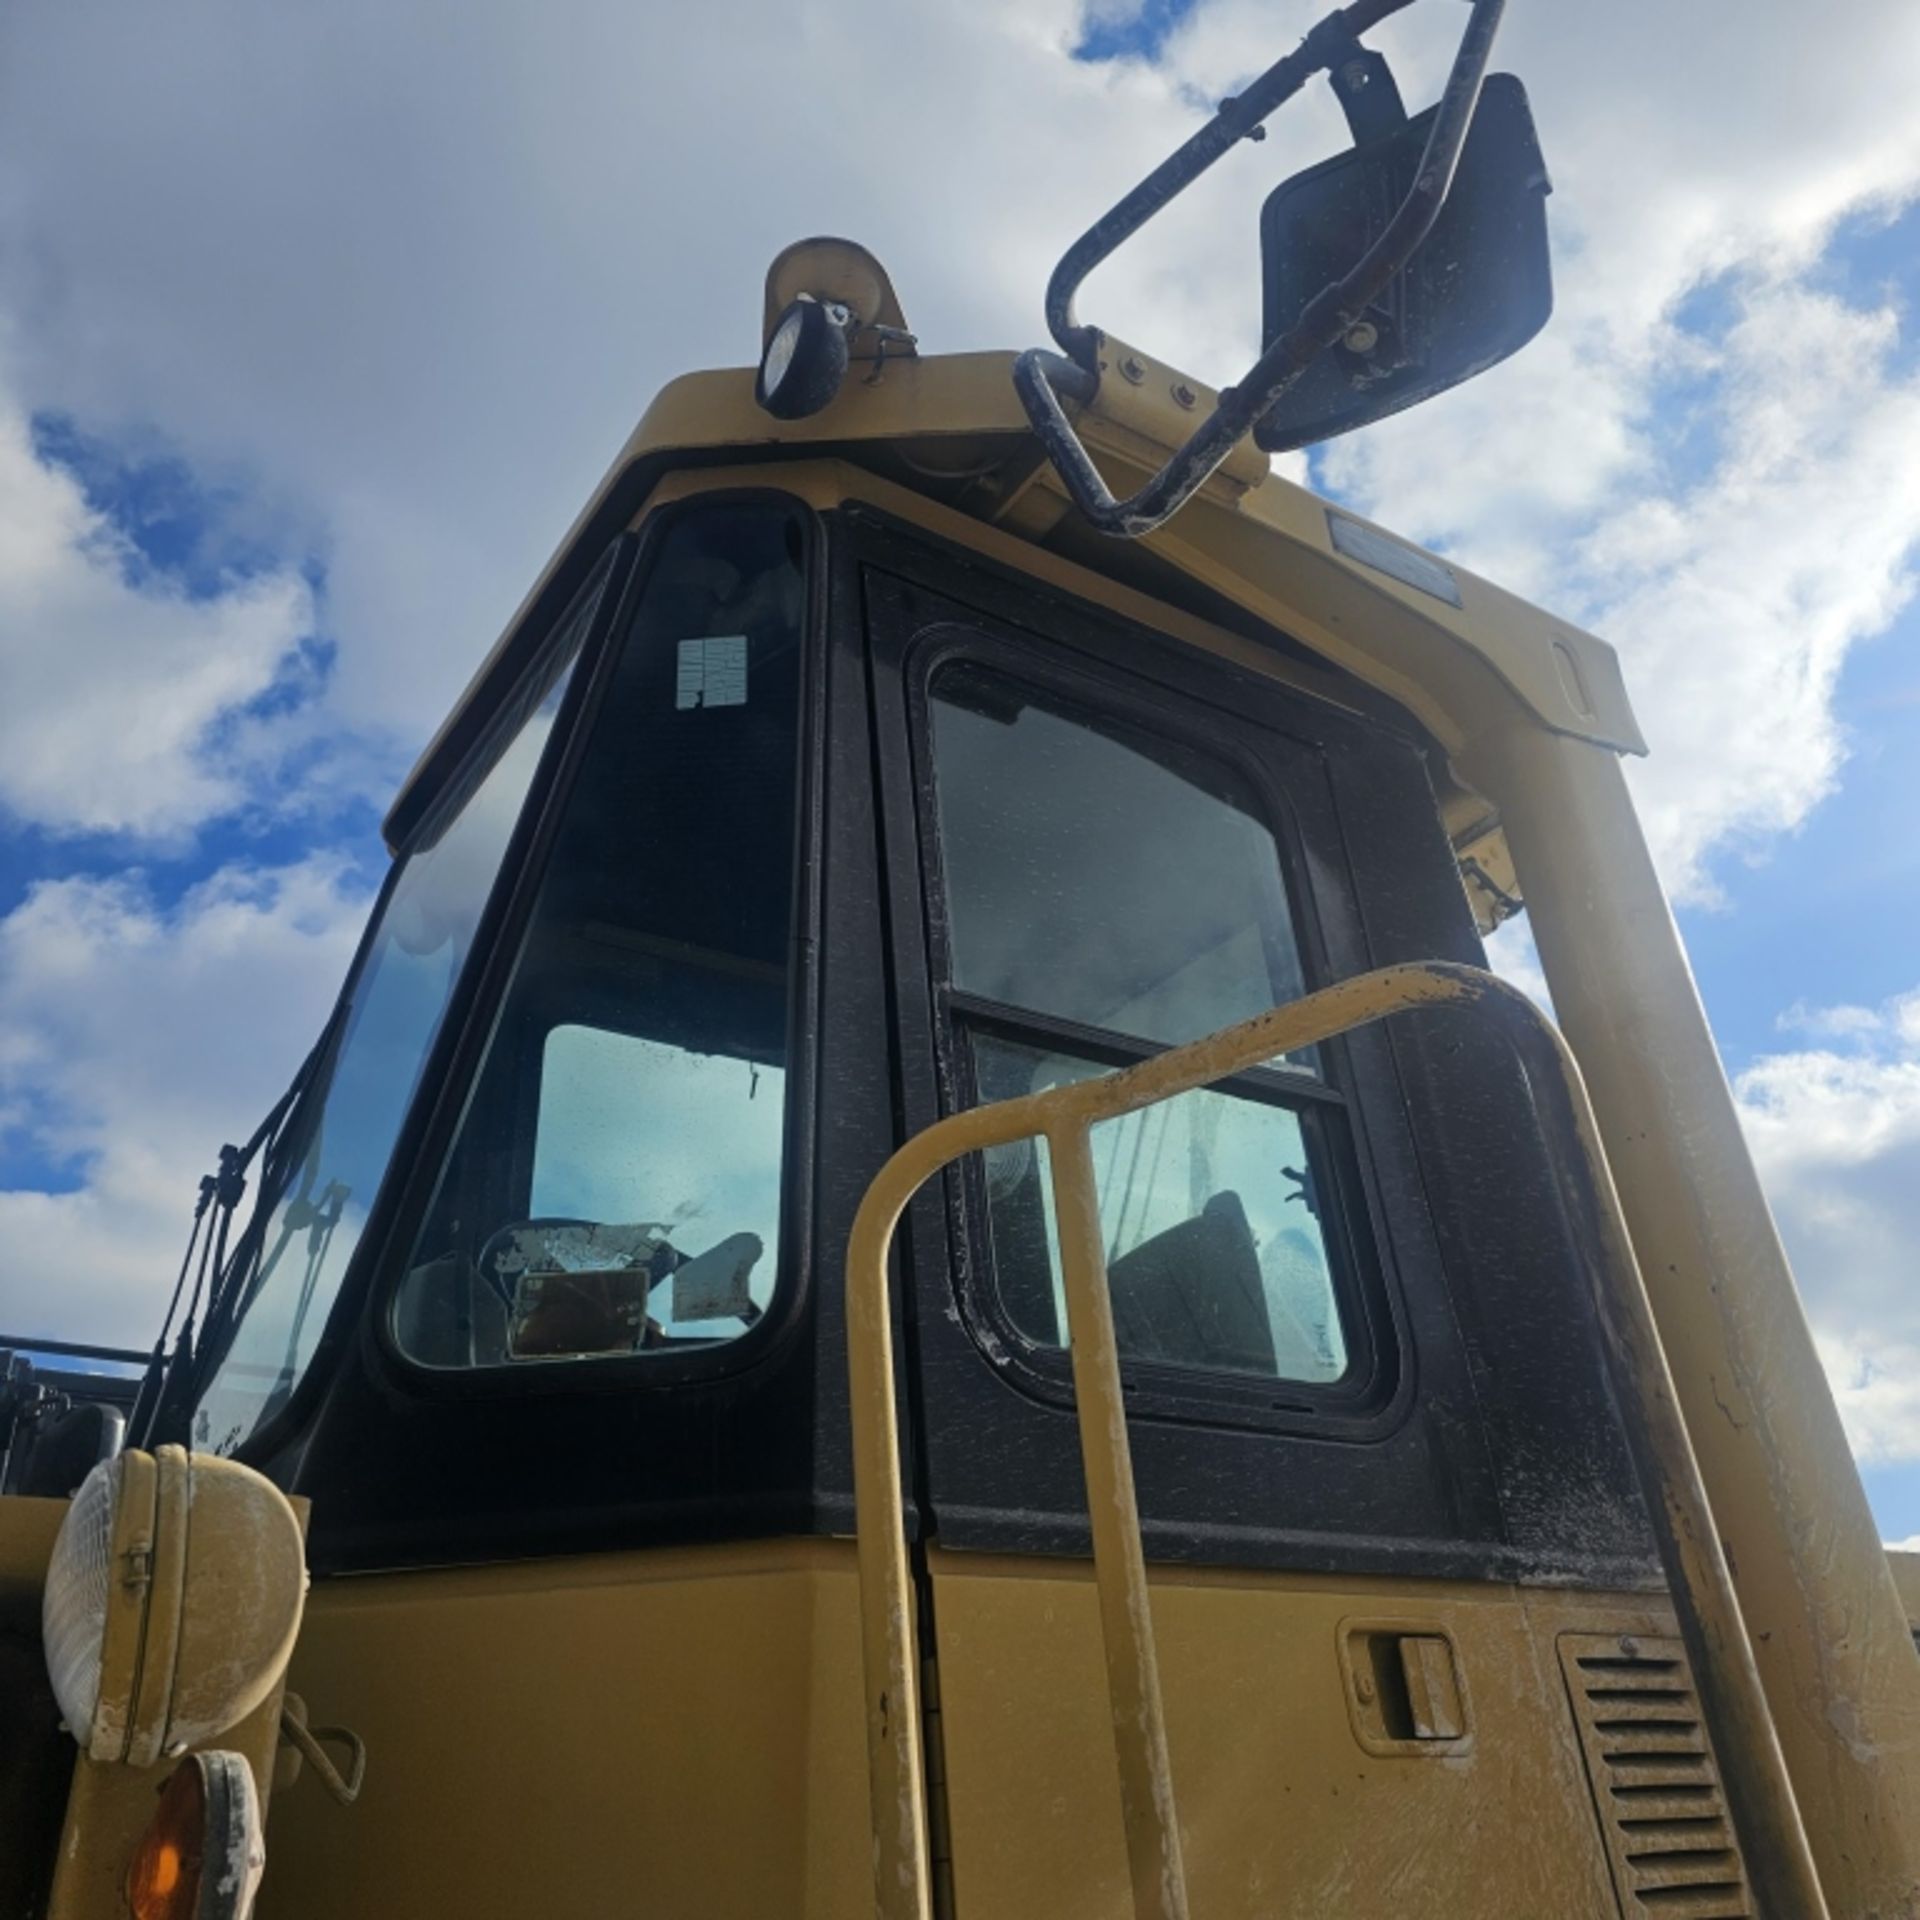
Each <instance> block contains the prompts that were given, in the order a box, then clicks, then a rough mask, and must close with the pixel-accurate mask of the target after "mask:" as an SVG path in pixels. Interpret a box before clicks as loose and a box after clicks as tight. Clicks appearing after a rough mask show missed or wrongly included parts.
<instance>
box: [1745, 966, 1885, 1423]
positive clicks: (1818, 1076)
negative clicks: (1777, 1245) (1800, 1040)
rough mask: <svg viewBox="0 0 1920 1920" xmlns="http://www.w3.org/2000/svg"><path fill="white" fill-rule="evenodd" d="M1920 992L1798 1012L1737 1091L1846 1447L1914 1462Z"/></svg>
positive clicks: (1802, 1009)
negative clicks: (1817, 1041)
mask: <svg viewBox="0 0 1920 1920" xmlns="http://www.w3.org/2000/svg"><path fill="white" fill-rule="evenodd" d="M1916 1007H1920V995H1903V996H1900V997H1898V998H1896V999H1894V1000H1891V1001H1889V1002H1888V1003H1887V1004H1886V1005H1885V1006H1884V1007H1881V1008H1864V1007H1836V1008H1831V1009H1826V1010H1824V1011H1823V1010H1813V1011H1809V1010H1808V1009H1806V1008H1798V1009H1795V1010H1794V1011H1793V1012H1792V1014H1791V1015H1790V1016H1789V1022H1790V1024H1791V1025H1792V1026H1794V1027H1796V1028H1798V1029H1800V1030H1801V1031H1804V1032H1807V1033H1809V1034H1811V1035H1815V1036H1819V1037H1824V1038H1825V1039H1827V1040H1828V1042H1829V1044H1828V1045H1825V1046H1820V1047H1816V1048H1812V1049H1809V1050H1807V1051H1800V1052H1788V1053H1778V1054H1772V1055H1768V1056H1767V1057H1765V1058H1763V1059H1761V1060H1759V1061H1757V1062H1756V1063H1755V1064H1754V1065H1753V1066H1751V1067H1750V1068H1748V1069H1747V1071H1746V1072H1744V1073H1742V1074H1741V1075H1740V1076H1739V1077H1738V1079H1737V1080H1736V1081H1735V1083H1734V1093H1735V1097H1736V1098H1737V1100H1738V1101H1739V1104H1740V1112H1741V1118H1742V1120H1743V1121H1744V1122H1745V1125H1746V1130H1747V1138H1748V1140H1749V1141H1750V1142H1751V1144H1752V1146H1753V1150H1754V1156H1755V1158H1756V1160H1757V1161H1758V1163H1759V1166H1760V1172H1761V1177H1762V1179H1763V1180H1764V1181H1765V1183H1766V1186H1767V1192H1768V1195H1769V1198H1770V1199H1771V1201H1772V1203H1773V1209H1774V1214H1775V1217H1776V1219H1777V1220H1778V1221H1779V1224H1780V1230H1781V1234H1782V1236H1783V1237H1784V1239H1785V1240H1786V1243H1787V1251H1788V1253H1789V1255H1790V1256H1791V1257H1792V1260H1793V1264H1794V1270H1795V1273H1796V1274H1797V1276H1798V1278H1799V1281H1800V1286H1801V1290H1802V1294H1803V1296H1804V1297H1805V1299H1806V1302H1807V1311H1808V1317H1809V1319H1810V1320H1811V1321H1812V1323H1813V1330H1814V1337H1815V1340H1816V1342H1817V1344H1818V1345H1819V1348H1820V1355H1821V1359H1822V1360H1823V1361H1824V1362H1825V1364H1826V1368H1827V1376H1828V1378H1829V1380H1831V1382H1832V1383H1833V1388H1834V1394H1835V1397H1836V1398H1837V1399H1838V1401H1839V1404H1840V1412H1841V1415H1842V1417H1843V1419H1844V1420H1845V1421H1846V1424H1847V1431H1848V1434H1849V1436H1850V1437H1851V1439H1852V1441H1853V1445H1854V1450H1855V1452H1856V1453H1857V1454H1858V1455H1859V1457H1860V1458H1861V1459H1863V1460H1868V1461H1911V1460H1920V1286H1916V1285H1915V1279H1916V1256H1915V1251H1914V1250H1915V1248H1916V1246H1920V1025H1917V1024H1916V1021H1915V1018H1914V1015H1915V1010H1916Z"/></svg>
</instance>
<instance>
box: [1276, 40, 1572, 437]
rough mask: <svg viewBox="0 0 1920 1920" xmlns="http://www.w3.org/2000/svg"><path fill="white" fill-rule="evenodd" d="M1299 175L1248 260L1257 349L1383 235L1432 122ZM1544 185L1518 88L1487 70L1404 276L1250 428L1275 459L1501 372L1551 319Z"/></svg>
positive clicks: (1414, 123)
mask: <svg viewBox="0 0 1920 1920" xmlns="http://www.w3.org/2000/svg"><path fill="white" fill-rule="evenodd" d="M1435 111H1437V109H1434V110H1432V111H1429V112H1427V113H1423V114H1419V115H1417V116H1416V117H1415V118H1413V119H1411V120H1408V121H1406V122H1404V123H1403V124H1402V125H1400V126H1398V127H1396V128H1395V129H1394V130H1393V131H1392V132H1391V133H1389V134H1387V135H1385V136H1383V137H1382V138H1379V139H1375V140H1370V141H1367V142H1366V143H1364V144H1362V145H1359V146H1355V147H1351V148H1349V149H1348V150H1347V152H1345V153H1342V154H1337V155H1336V156H1335V157H1334V158H1333V159H1331V160H1327V161H1323V162H1321V164H1320V165H1318V166H1316V167H1310V168H1308V169H1307V171H1306V172H1305V173H1300V174H1296V175H1295V176H1294V177H1293V178H1292V179H1291V180H1289V181H1287V182H1285V184H1284V185H1282V186H1280V187H1277V188H1276V189H1275V190H1274V191H1273V192H1272V193H1271V194H1269V195H1268V197H1267V202H1266V205H1265V206H1264V207H1263V208H1262V209H1261V213H1260V250H1261V269H1262V282H1263V289H1264V296H1265V308H1264V316H1263V323H1264V324H1263V333H1264V339H1265V342H1266V344H1267V345H1268V346H1271V345H1272V344H1273V343H1274V341H1276V340H1278V339H1279V338H1280V337H1281V336H1282V335H1283V334H1285V333H1286V332H1287V331H1288V329H1289V328H1291V327H1292V326H1293V325H1294V324H1295V323H1296V322H1297V321H1298V320H1299V318H1300V315H1301V311H1302V309H1304V308H1305V306H1306V305H1307V303H1308V301H1310V300H1311V299H1312V298H1313V297H1314V296H1315V295H1316V294H1317V293H1319V292H1320V291H1321V289H1322V288H1323V287H1327V286H1330V285H1332V284H1333V283H1334V282H1336V281H1338V280H1339V279H1340V278H1341V277H1342V276H1343V275H1344V274H1345V273H1346V272H1347V271H1348V270H1349V269H1350V268H1351V267H1352V265H1353V262H1354V261H1355V260H1356V259H1357V258H1358V257H1359V256H1360V254H1361V253H1362V252H1364V251H1365V249H1366V248H1367V247H1368V246H1370V245H1371V244H1372V242H1373V241H1374V240H1375V239H1376V238H1377V237H1378V236H1379V234H1380V233H1381V231H1382V230H1383V229H1384V228H1385V226H1386V224H1387V222H1388V221H1389V220H1391V219H1392V218H1393V215H1394V213H1395V211H1396V210H1397V209H1398V208H1399V206H1400V205H1401V203H1402V201H1404V200H1405V198H1406V196H1407V193H1408V190H1409V189H1410V188H1411V187H1412V185H1413V183H1414V178H1415V176H1416V174H1417V173H1418V171H1419V167H1420V161H1421V156H1422V154H1423V152H1424V151H1425V148H1426V143H1427V135H1428V133H1429V131H1430V130H1431V128H1432V124H1433V118H1434V112H1435ZM1551 191H1552V187H1551V184H1550V182H1549V181H1548V178H1547V169H1546V162H1545V161H1544V160H1543V159H1542V157H1541V154H1540V143H1539V140H1538V138H1537V137H1536V135H1535V133H1534V126H1533V114H1532V111H1531V109H1530V108H1529V107H1528V105H1527V94H1526V89H1525V88H1524V87H1523V86H1522V85H1521V84H1520V82H1519V81H1518V80H1517V79H1516V78H1515V77H1514V76H1513V75H1512V74H1510V73H1495V74H1489V75H1488V76H1487V78H1486V81H1485V83H1484V85H1483V87H1482V89H1481V93H1480V102H1479V106H1478V108H1477V109H1476V111H1475V113H1474V116H1473V125H1472V127H1471V129H1470V130H1469V132H1468V134H1467V138H1466V142H1465V144H1464V146H1463V147H1462V148H1461V152H1460V162H1459V167H1458V170H1457V171H1456V172H1455V174H1454V179H1453V188H1452V191H1451V192H1450V193H1449V194H1448V195H1447V198H1446V203H1445V205H1444V206H1443V207H1442V208H1441V211H1440V216H1439V218H1438V219H1437V220H1436V221H1435V222H1434V224H1433V229H1432V231H1431V232H1430V233H1429V234H1428V235H1427V237H1426V239H1425V240H1424V241H1423V242H1422V243H1421V245H1420V246H1419V248H1418V249H1417V250H1416V251H1415V253H1414V255H1413V257H1412V258H1411V259H1410V260H1409V261H1408V262H1407V264H1406V266H1405V267H1403V268H1402V269H1401V270H1400V272H1398V273H1397V274H1395V275H1394V277H1393V278H1392V279H1391V280H1390V281H1389V282H1388V283H1387V285H1386V287H1385V288H1384V290H1383V291H1382V292H1381V293H1380V295H1379V296H1378V297H1377V298H1376V299H1375V300H1374V301H1373V302H1372V303H1371V304H1370V305H1369V306H1368V307H1367V309H1366V312H1365V315H1364V317H1363V318H1362V319H1360V320H1359V321H1357V322H1355V323H1354V324H1353V325H1352V326H1350V327H1349V328H1348V329H1347V332H1346V335H1345V337H1344V339H1341V340H1338V341H1336V342H1335V343H1334V345H1333V346H1332V347H1331V348H1329V349H1328V350H1327V351H1326V352H1325V353H1322V354H1321V355H1320V356H1319V357H1318V358H1317V359H1315V360H1314V361H1313V362H1312V363H1311V364H1310V365H1308V366H1307V367H1306V368H1305V369H1304V370H1303V371H1302V373H1301V374H1300V376H1299V378H1298V379H1296V380H1295V381H1294V383H1293V384H1292V386H1290V387H1289V388H1288V389H1287V391H1286V392H1285V393H1283V394H1282V395H1281V396H1280V398H1279V399H1278V400H1277V401H1275V403H1274V405H1273V406H1272V407H1271V408H1270V409H1269V410H1268V411H1267V413H1266V414H1265V415H1263V416H1262V418H1261V420H1260V421H1259V423H1258V424H1257V425H1256V426H1255V428H1254V439H1255V441H1256V442H1257V443H1258V444H1259V445H1260V446H1262V447H1264V448H1265V449H1266V450H1267V451H1268V452H1269V453H1280V452H1285V451H1287V450H1289V449H1291V448H1294V447H1302V446H1306V445H1308V444H1310V443H1311V442H1313V441H1316V440H1326V439H1330V438H1332V437H1333V436H1334V435H1335V434H1340V433H1349V432H1351V431H1352V430H1353V429H1354V428H1355V427H1363V426H1368V425H1370V424H1371V423H1372V422H1373V421H1375V420H1381V419H1384V418H1385V417H1386V416H1387V415H1388V414H1390V413H1398V412H1399V411H1400V410H1401V408H1403V407H1410V406H1413V405H1415V404H1417V403H1418V402H1419V401H1422V400H1425V399H1428V398H1430V397H1431V396H1432V395H1434V394H1436V393H1441V392H1444V391H1445V390H1446V389H1447V388H1448V387H1452V386H1458V385H1459V384H1460V382H1461V381H1463V380H1470V379H1471V378H1472V377H1473V376H1474V375H1475V374H1476V373H1484V372H1485V371H1486V369H1487V368H1488V367H1491V366H1493V365H1495V364H1496V363H1497V362H1499V361H1501V360H1504V359H1505V358H1506V357H1507V356H1508V355H1509V354H1510V353H1514V352H1516V351H1518V349H1519V348H1521V347H1523V346H1525V345H1526V343H1527V342H1528V341H1529V340H1531V339H1532V338H1533V336H1534V335H1535V334H1536V333H1538V332H1539V331H1540V329H1541V328H1542V327H1543V326H1545V325H1546V322H1547V316H1548V315H1549V314H1550V313H1551V312H1552V311H1553V275H1552V267H1551V262H1550V258H1549V254H1548V249H1547V213H1546V198H1547V195H1548V193H1549V192H1551Z"/></svg>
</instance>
